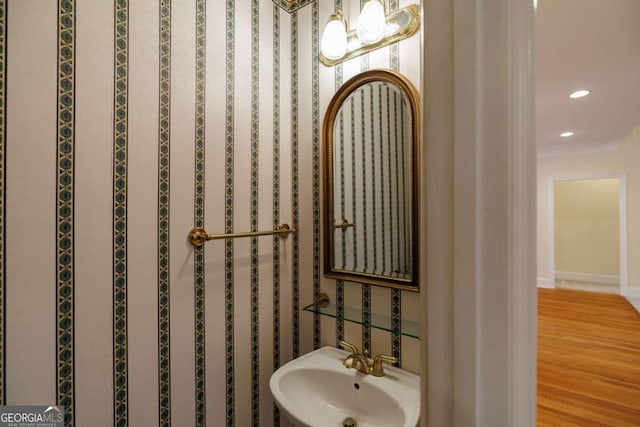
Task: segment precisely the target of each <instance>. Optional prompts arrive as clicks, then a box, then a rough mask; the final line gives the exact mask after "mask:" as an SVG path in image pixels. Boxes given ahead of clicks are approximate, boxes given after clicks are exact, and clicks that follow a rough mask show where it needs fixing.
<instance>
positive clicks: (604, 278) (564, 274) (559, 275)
mask: <svg viewBox="0 0 640 427" xmlns="http://www.w3.org/2000/svg"><path fill="white" fill-rule="evenodd" d="M556 279H558V280H570V281H572V282H585V283H602V284H604V285H616V286H618V285H620V277H618V276H610V275H606V274H586V273H573V272H570V271H557V272H556ZM538 280H539V279H538Z"/></svg>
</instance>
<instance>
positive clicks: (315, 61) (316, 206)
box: [311, 1, 321, 349]
mask: <svg viewBox="0 0 640 427" xmlns="http://www.w3.org/2000/svg"><path fill="white" fill-rule="evenodd" d="M319 8H320V6H319V5H318V2H317V1H316V2H314V3H313V5H312V9H311V11H312V24H311V25H312V35H313V36H312V39H311V44H312V47H311V52H312V61H311V62H312V71H311V77H312V81H311V100H312V101H311V103H312V106H311V114H312V125H311V128H312V132H313V137H312V138H313V139H312V143H311V145H312V152H313V154H312V170H313V178H312V179H313V182H312V187H313V295H314V298H315V296H316V295H318V294H320V155H321V153H320V59H319V54H320V12H319ZM313 348H314V349H317V348H320V314H318V313H316V312H314V313H313Z"/></svg>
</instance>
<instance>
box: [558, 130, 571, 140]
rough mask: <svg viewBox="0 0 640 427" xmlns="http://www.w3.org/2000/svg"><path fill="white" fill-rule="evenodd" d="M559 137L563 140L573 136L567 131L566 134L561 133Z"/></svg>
mask: <svg viewBox="0 0 640 427" xmlns="http://www.w3.org/2000/svg"><path fill="white" fill-rule="evenodd" d="M560 136H561V137H563V138H569V137H570V136H573V132H571V131H568V132H562V133H561V134H560Z"/></svg>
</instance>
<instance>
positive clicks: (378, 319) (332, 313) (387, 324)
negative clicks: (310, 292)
mask: <svg viewBox="0 0 640 427" xmlns="http://www.w3.org/2000/svg"><path fill="white" fill-rule="evenodd" d="M304 311H308V312H310V313H318V314H320V315H323V316H329V317H333V318H334V319H339V320H344V321H346V322H351V323H357V324H359V325H363V324H364V323H363V322H362V311H361V310H356V309H354V308H348V307H345V308H344V310H343V315H342V316H338V315H337V310H336V306H335V304H329V305H327V306H326V307H318V306H312V307H308V308H305V309H304ZM401 325H402V326H401V330H400V331H394V330H393V329H392V328H391V317H389V316H382V315H380V314H375V313H371V324H370V326H371V327H372V328H374V329H380V330H383V331H387V332H391V333H392V334H394V335H404V336H406V337H411V338H416V339H420V325H419V324H418V323H417V322H412V321H410V320H405V319H402V321H401Z"/></svg>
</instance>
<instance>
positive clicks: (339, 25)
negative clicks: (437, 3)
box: [320, 0, 420, 67]
mask: <svg viewBox="0 0 640 427" xmlns="http://www.w3.org/2000/svg"><path fill="white" fill-rule="evenodd" d="M418 28H420V8H419V6H418V5H416V4H412V5H409V6H406V7H404V8H402V9H400V10H397V11H394V12H391V13H390V14H388V15H385V10H384V1H383V0H369V1H368V2H367V3H365V5H364V7H363V8H362V12H361V13H360V16H359V19H358V23H357V25H356V29H355V30H351V31H349V30H348V25H347V19H346V16H345V15H344V13H343V12H342V11H339V10H338V11H336V12H335V13H334V14H332V15H331V16H330V17H329V22H328V23H327V25H326V27H325V29H324V32H323V33H322V40H321V42H320V61H321V62H322V63H323V64H324V65H326V66H328V67H331V66H333V65H336V64H339V63H341V62H343V61H346V60H348V59H351V58H355V57H357V56H360V55H363V54H365V53H367V52H371V51H373V50H376V49H379V48H381V47H384V46H388V45H390V44H391V43H395V42H397V41H400V40H403V39H406V38H409V37H411V36H412V35H414V34H415V33H416V32H417V31H418ZM343 32H344V33H343ZM345 41H346V43H345Z"/></svg>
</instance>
